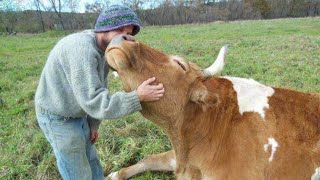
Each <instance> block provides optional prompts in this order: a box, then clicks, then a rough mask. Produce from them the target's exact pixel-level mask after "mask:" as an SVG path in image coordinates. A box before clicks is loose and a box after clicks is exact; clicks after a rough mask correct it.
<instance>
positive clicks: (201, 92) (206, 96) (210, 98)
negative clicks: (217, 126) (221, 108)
mask: <svg viewBox="0 0 320 180" xmlns="http://www.w3.org/2000/svg"><path fill="white" fill-rule="evenodd" d="M190 101H192V102H194V103H196V104H198V105H200V106H201V107H202V109H203V110H204V111H206V110H207V109H208V108H211V107H213V106H215V105H216V104H218V103H219V96H218V94H216V93H212V92H209V91H208V89H207V87H206V86H205V85H203V83H202V82H201V81H197V82H196V83H194V84H193V88H192V89H191V91H190Z"/></svg>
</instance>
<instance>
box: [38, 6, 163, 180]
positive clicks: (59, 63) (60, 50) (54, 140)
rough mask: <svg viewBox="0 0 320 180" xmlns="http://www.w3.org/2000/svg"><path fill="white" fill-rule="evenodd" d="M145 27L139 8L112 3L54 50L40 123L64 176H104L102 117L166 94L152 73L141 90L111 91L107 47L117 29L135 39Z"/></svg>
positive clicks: (42, 87)
mask: <svg viewBox="0 0 320 180" xmlns="http://www.w3.org/2000/svg"><path fill="white" fill-rule="evenodd" d="M139 30H140V25H139V20H138V18H137V16H136V14H135V13H134V12H133V11H132V10H131V9H130V8H128V7H125V6H111V7H109V8H106V9H104V10H103V11H102V12H101V14H100V15H99V17H98V19H97V22H96V25H95V29H94V31H93V30H87V31H84V32H80V33H75V34H71V35H68V36H66V37H64V38H63V39H61V40H60V41H59V42H58V43H57V44H56V45H55V47H54V48H53V49H52V51H51V52H50V54H49V57H48V60H47V62H46V65H45V67H44V69H43V71H42V74H41V78H40V81H39V85H38V88H37V92H36V95H35V106H36V114H37V119H38V122H39V125H40V127H41V129H42V131H43V132H44V134H45V136H46V138H47V140H48V141H49V142H50V144H51V146H52V148H53V150H54V154H55V156H56V159H57V164H58V169H59V172H60V174H61V176H62V177H63V179H75V180H79V179H95V180H96V179H103V178H104V177H103V170H102V167H101V165H100V162H99V159H98V156H97V152H96V148H95V146H94V143H95V142H96V141H97V138H98V132H97V128H98V126H99V124H100V121H99V120H97V119H113V118H119V117H123V116H125V115H128V114H131V113H133V112H137V111H139V110H141V104H140V102H141V101H155V100H158V99H159V98H161V97H162V96H163V94H164V88H163V85H162V84H159V85H155V86H153V85H150V83H152V82H153V81H155V78H150V79H147V80H146V81H145V82H143V83H142V84H141V85H140V86H139V87H138V88H137V90H135V91H133V92H129V93H125V92H117V93H114V94H113V95H110V93H109V91H108V89H107V86H106V84H107V82H106V75H107V73H108V66H107V64H106V62H105V61H104V58H103V57H104V52H105V49H106V47H107V45H108V44H109V42H110V41H111V39H112V38H113V37H115V36H117V35H123V36H127V37H128V39H131V38H132V37H131V36H130V35H132V36H134V35H136V34H137V33H138V32H139Z"/></svg>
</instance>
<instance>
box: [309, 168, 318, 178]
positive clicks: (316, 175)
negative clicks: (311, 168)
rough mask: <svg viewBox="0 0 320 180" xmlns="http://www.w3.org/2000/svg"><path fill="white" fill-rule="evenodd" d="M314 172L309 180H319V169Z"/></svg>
mask: <svg viewBox="0 0 320 180" xmlns="http://www.w3.org/2000/svg"><path fill="white" fill-rule="evenodd" d="M315 171H316V172H315V173H314V174H313V175H312V177H311V180H319V179H320V167H318V168H317V169H316V170H315Z"/></svg>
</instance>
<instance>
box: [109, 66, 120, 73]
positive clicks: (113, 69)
mask: <svg viewBox="0 0 320 180" xmlns="http://www.w3.org/2000/svg"><path fill="white" fill-rule="evenodd" d="M108 66H109V68H110V69H111V70H112V71H115V72H118V71H117V70H116V69H115V68H113V67H112V66H110V65H108Z"/></svg>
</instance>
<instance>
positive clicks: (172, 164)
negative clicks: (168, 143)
mask: <svg viewBox="0 0 320 180" xmlns="http://www.w3.org/2000/svg"><path fill="white" fill-rule="evenodd" d="M176 166H177V162H176V159H170V167H171V168H172V169H176Z"/></svg>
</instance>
